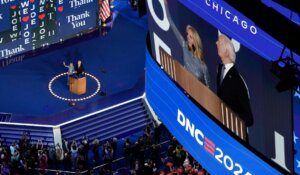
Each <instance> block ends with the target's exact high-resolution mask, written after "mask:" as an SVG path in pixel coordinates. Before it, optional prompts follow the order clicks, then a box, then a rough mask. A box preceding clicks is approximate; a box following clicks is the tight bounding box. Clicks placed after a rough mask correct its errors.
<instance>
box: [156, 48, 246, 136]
mask: <svg viewBox="0 0 300 175" xmlns="http://www.w3.org/2000/svg"><path fill="white" fill-rule="evenodd" d="M160 59H161V66H162V67H163V69H164V70H165V72H166V73H167V74H168V75H169V76H170V77H171V78H172V79H173V80H174V81H176V82H177V83H178V84H179V85H180V86H181V87H182V88H183V89H184V90H185V91H186V93H187V94H188V95H189V96H191V97H192V98H193V99H194V100H195V101H196V102H197V103H198V104H200V105H201V106H202V107H204V108H205V109H206V110H207V111H208V112H209V113H210V114H211V115H212V116H214V117H215V118H216V119H217V120H219V121H220V122H221V123H222V124H223V125H224V126H226V127H227V128H228V129H229V130H231V131H232V132H233V133H235V134H236V135H237V136H238V137H240V138H241V139H242V140H246V127H245V122H244V121H243V120H242V119H241V118H240V117H239V116H238V115H237V114H235V113H234V112H233V111H232V110H231V109H230V108H229V107H228V106H227V105H226V104H225V103H224V102H223V101H222V100H221V99H220V98H219V97H218V96H217V95H216V94H215V93H214V92H212V91H211V90H210V89H209V88H208V87H206V86H205V85H204V84H203V83H202V82H200V81H199V80H198V79H197V78H196V77H195V76H194V75H193V74H191V73H190V72H188V71H187V70H186V69H185V68H184V67H183V66H182V65H181V64H180V63H179V62H178V61H177V60H176V59H174V58H172V57H171V56H170V55H169V54H168V53H167V52H165V51H164V50H163V49H162V48H160Z"/></svg>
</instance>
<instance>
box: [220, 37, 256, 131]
mask: <svg viewBox="0 0 300 175" xmlns="http://www.w3.org/2000/svg"><path fill="white" fill-rule="evenodd" d="M217 48H218V55H219V56H220V58H221V60H222V63H223V64H220V65H219V69H218V74H217V93H218V96H219V97H220V98H221V99H222V100H223V101H224V102H225V103H226V104H227V105H228V106H229V107H230V108H231V109H232V110H233V111H234V112H235V113H236V114H237V115H238V116H239V117H240V118H241V119H243V120H244V121H245V125H246V126H247V127H249V126H251V125H252V124H253V116H252V112H251V107H250V96H249V91H248V88H247V85H246V82H245V81H244V79H243V77H242V76H241V75H240V74H239V72H238V71H237V69H236V67H235V65H234V63H235V58H236V55H235V51H234V46H233V44H232V42H231V40H230V39H229V38H228V37H227V36H225V35H223V34H221V35H220V36H219V39H218V41H217Z"/></svg>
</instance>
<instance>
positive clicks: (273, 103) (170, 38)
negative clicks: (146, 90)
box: [147, 0, 294, 173]
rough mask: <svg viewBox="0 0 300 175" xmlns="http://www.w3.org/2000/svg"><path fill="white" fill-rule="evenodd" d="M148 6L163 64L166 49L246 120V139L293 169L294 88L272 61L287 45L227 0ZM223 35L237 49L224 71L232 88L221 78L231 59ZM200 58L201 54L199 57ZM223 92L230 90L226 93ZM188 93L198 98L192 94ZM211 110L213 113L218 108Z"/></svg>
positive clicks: (158, 0) (151, 2) (155, 0)
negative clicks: (286, 85) (283, 83)
mask: <svg viewBox="0 0 300 175" xmlns="http://www.w3.org/2000/svg"><path fill="white" fill-rule="evenodd" d="M147 5H148V10H149V14H150V15H149V30H150V38H151V44H152V54H153V55H154V57H155V58H156V61H157V62H158V64H161V65H162V67H163V68H165V69H167V68H168V67H169V66H163V64H164V63H163V60H162V58H161V57H162V55H161V53H160V52H159V50H160V48H162V49H163V50H164V51H165V52H166V53H168V54H169V55H170V56H171V57H172V58H173V59H175V60H176V62H178V63H180V65H181V66H182V67H184V68H185V69H186V70H187V71H188V72H190V73H191V74H193V76H194V77H195V78H197V79H198V80H199V82H201V83H202V84H203V85H204V86H206V88H207V89H209V91H211V92H213V93H214V94H215V95H216V96H218V98H219V99H220V101H222V102H224V104H225V105H226V106H228V107H229V108H230V109H231V110H232V111H233V113H235V114H237V115H238V116H239V118H240V119H241V120H244V122H245V127H246V129H245V130H246V131H245V132H246V135H247V138H246V139H244V141H243V142H242V143H243V144H245V145H248V146H250V148H251V150H253V151H254V152H256V153H257V154H258V155H260V156H263V157H265V158H267V159H269V160H270V161H273V162H274V163H275V164H277V165H279V166H280V167H281V168H283V169H285V170H286V171H288V172H290V173H291V172H293V171H294V161H293V139H292V137H293V122H292V116H293V111H292V92H291V90H286V91H282V90H280V88H278V86H277V85H278V82H279V80H278V78H277V77H276V76H275V75H274V74H273V73H272V72H271V71H270V69H271V67H272V64H271V60H276V59H278V58H279V56H280V54H281V52H282V48H283V46H282V44H280V43H279V42H277V41H275V40H274V39H272V37H271V36H269V35H268V34H267V33H265V32H264V31H262V30H261V29H260V28H258V27H257V26H255V24H254V23H253V22H252V21H251V20H249V19H247V18H246V17H245V16H243V15H242V14H241V13H239V12H238V11H237V10H235V9H233V8H231V7H230V6H229V5H227V4H226V3H224V2H223V1H217V0H215V1H210V0H205V1H204V0H203V1H200V0H182V1H181V0H175V1H171V0H167V1H163V0H148V1H147ZM190 31H191V32H190ZM220 35H222V37H219V36H220ZM223 35H224V36H226V39H224V37H223ZM220 38H222V39H220ZM222 40H225V41H226V42H227V41H230V43H231V44H229V45H230V46H228V47H230V48H229V51H230V50H231V51H232V50H233V54H234V57H235V62H234V64H231V67H229V69H230V70H229V71H228V70H227V71H228V72H229V73H228V72H227V74H225V77H226V76H227V79H230V80H231V83H228V84H229V85H228V86H227V87H225V85H222V83H223V82H221V80H220V77H221V75H222V69H221V67H220V66H221V65H222V63H224V64H225V63H226V64H227V63H228V62H226V59H225V58H224V56H222V53H221V52H222V48H221V47H220V48H219V46H218V43H217V42H219V43H221V42H222ZM227 43H228V42H227ZM226 47H227V45H226ZM197 48H198V49H197ZM197 50H198V51H197ZM229 51H228V50H226V53H227V52H229ZM197 52H198V53H197ZM284 54H285V53H284ZM228 55H230V56H231V52H230V54H228ZM196 58H200V59H199V60H196V61H195V59H196ZM233 65H234V66H233ZM232 66H233V67H234V69H235V70H234V72H233V71H232V69H231V68H233V67H232ZM175 67H176V66H175ZM174 69H175V68H174ZM172 71H174V70H173V69H172V70H171V72H172ZM175 72H176V70H175ZM176 76H177V75H176ZM170 78H174V76H171V77H170ZM176 78H177V77H175V78H174V79H176ZM177 79H180V78H177ZM181 79H183V78H181ZM222 79H223V77H222ZM223 80H224V83H225V78H224V79H223ZM186 81H187V80H186ZM226 81H227V80H226ZM229 82H230V81H229ZM187 83H188V81H187ZM179 85H180V86H181V87H182V88H183V90H185V91H186V89H185V87H184V86H186V87H187V88H190V89H191V91H193V93H194V94H196V95H197V94H201V92H197V89H195V88H194V89H193V88H192V87H189V86H190V85H183V86H182V84H180V83H179ZM232 85H234V86H232ZM276 86H277V88H276ZM199 91H200V90H199ZM224 91H226V92H229V94H231V95H224ZM279 91H280V92H279ZM187 93H188V95H189V96H190V98H191V100H193V101H196V102H197V99H196V97H194V96H193V93H189V92H187ZM197 98H200V100H198V101H200V108H201V106H202V107H203V108H202V109H203V110H204V111H208V113H210V109H208V108H209V104H210V100H211V99H210V98H207V97H206V96H202V99H201V95H200V96H199V95H198V97H197ZM201 102H203V103H201ZM204 103H205V104H204ZM207 103H208V105H207ZM210 114H211V116H212V117H214V111H213V112H212V113H210Z"/></svg>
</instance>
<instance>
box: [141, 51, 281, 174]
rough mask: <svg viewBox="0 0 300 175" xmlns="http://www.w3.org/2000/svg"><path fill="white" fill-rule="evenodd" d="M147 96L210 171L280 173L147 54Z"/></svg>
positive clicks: (168, 124) (163, 118) (171, 128)
mask: <svg viewBox="0 0 300 175" xmlns="http://www.w3.org/2000/svg"><path fill="white" fill-rule="evenodd" d="M146 97H147V100H148V102H149V104H150V106H151V108H152V109H153V111H155V113H156V114H157V115H158V116H159V118H160V120H161V121H162V122H163V123H164V124H165V125H166V126H167V127H168V129H169V130H170V132H171V133H172V134H173V135H174V136H175V137H176V139H177V140H178V141H179V142H180V143H181V144H182V145H183V146H184V147H185V149H186V150H188V151H189V153H190V154H191V155H192V156H193V157H194V158H195V159H196V160H197V161H198V162H199V163H200V164H201V165H202V166H203V167H204V168H205V169H207V170H208V172H209V173H210V174H213V175H219V174H222V175H227V174H228V175H229V174H235V175H254V174H256V175H259V174H261V175H265V174H268V175H279V174H281V172H280V171H278V170H276V169H275V168H273V167H271V166H270V165H269V164H268V163H266V162H264V160H262V159H261V158H259V157H258V156H257V155H255V154H254V153H252V152H251V151H249V150H248V149H247V148H245V147H244V146H243V145H242V144H240V143H239V142H238V141H236V140H235V139H234V138H232V137H231V136H230V135H229V134H228V133H227V132H225V131H224V130H223V129H222V128H221V127H220V126H218V125H217V124H216V123H215V122H214V121H213V120H212V119H210V118H209V117H207V115H206V114H205V113H204V112H203V111H201V110H200V109H199V108H198V107H197V105H195V104H194V103H193V102H192V101H191V100H190V99H189V98H188V97H187V96H186V95H185V93H184V92H183V91H182V90H181V89H180V88H178V86H177V85H176V84H174V82H173V81H172V80H171V79H170V78H169V77H168V76H167V75H166V74H165V72H164V70H162V69H161V67H160V66H159V65H158V64H157V63H156V62H155V60H154V59H153V57H152V56H151V55H150V54H149V53H147V54H146Z"/></svg>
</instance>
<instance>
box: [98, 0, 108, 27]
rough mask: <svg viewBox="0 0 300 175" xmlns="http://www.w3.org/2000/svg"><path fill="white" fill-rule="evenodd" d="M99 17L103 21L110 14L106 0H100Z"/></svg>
mask: <svg viewBox="0 0 300 175" xmlns="http://www.w3.org/2000/svg"><path fill="white" fill-rule="evenodd" d="M99 2H100V19H101V21H102V22H104V21H105V20H106V19H107V18H108V17H109V16H110V6H109V3H108V0H100V1H99Z"/></svg>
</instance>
